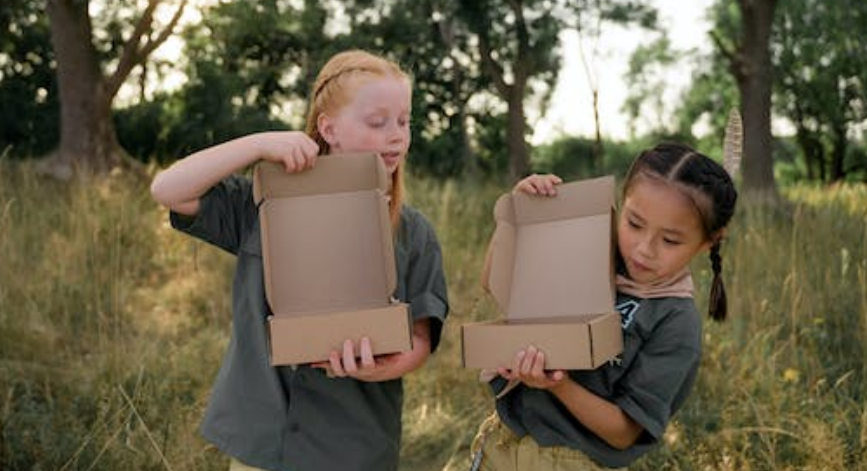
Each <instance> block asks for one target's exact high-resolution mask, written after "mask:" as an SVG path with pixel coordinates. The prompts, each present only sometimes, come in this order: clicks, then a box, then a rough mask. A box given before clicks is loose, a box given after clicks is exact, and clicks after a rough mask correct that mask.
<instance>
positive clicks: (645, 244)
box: [617, 177, 711, 283]
mask: <svg viewBox="0 0 867 471" xmlns="http://www.w3.org/2000/svg"><path fill="white" fill-rule="evenodd" d="M617 245H618V247H619V249H620V255H621V256H622V257H623V261H624V262H625V264H626V269H627V270H628V272H629V277H630V278H631V279H632V280H634V281H636V282H639V283H655V282H658V281H661V280H665V279H668V278H671V277H672V276H673V275H675V274H677V273H678V272H680V271H681V270H682V269H684V268H685V267H686V266H687V265H688V264H689V262H690V260H692V258H693V257H694V256H696V255H697V254H698V253H699V252H702V251H704V250H707V249H709V248H710V246H711V241H710V240H708V238H707V237H706V236H705V234H704V229H703V227H702V224H701V220H700V218H699V215H698V212H697V211H696V209H695V206H694V205H693V203H692V201H691V200H690V199H689V198H688V197H687V196H686V195H684V194H683V193H681V192H680V191H678V190H677V189H675V188H674V187H672V186H669V185H667V184H666V183H664V182H659V181H655V180H652V179H649V178H641V177H639V180H636V181H635V182H634V183H633V184H632V188H630V190H629V193H627V194H626V196H625V197H624V199H623V205H622V208H621V211H620V217H619V220H618V226H617Z"/></svg>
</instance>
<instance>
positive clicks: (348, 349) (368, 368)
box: [312, 337, 401, 382]
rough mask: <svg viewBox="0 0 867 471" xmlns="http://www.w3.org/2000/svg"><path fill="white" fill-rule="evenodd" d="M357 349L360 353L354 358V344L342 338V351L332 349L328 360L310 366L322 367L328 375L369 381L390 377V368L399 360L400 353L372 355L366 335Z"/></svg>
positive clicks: (371, 348)
mask: <svg viewBox="0 0 867 471" xmlns="http://www.w3.org/2000/svg"><path fill="white" fill-rule="evenodd" d="M358 349H359V353H360V355H359V357H358V358H356V356H355V344H354V343H353V342H352V340H349V339H347V340H344V341H343V351H342V352H338V351H337V350H332V351H331V355H330V356H329V358H328V361H323V362H318V363H314V364H313V365H312V366H314V367H316V368H322V369H324V370H325V371H326V373H327V374H328V376H331V377H336V378H355V379H357V380H360V381H371V382H372V381H384V380H387V379H392V378H391V376H392V370H393V367H394V366H395V365H396V364H398V363H399V362H400V356H401V354H400V353H395V354H389V355H377V356H374V355H373V347H372V346H371V344H370V339H369V338H367V337H363V338H362V339H361V342H360V343H359V347H358Z"/></svg>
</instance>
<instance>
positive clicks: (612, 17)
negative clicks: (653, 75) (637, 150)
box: [566, 0, 665, 164]
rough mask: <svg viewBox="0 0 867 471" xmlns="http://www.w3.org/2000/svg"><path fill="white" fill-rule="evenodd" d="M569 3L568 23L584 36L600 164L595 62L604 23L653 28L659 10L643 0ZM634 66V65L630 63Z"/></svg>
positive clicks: (584, 61) (595, 148) (573, 0)
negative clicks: (590, 45)
mask: <svg viewBox="0 0 867 471" xmlns="http://www.w3.org/2000/svg"><path fill="white" fill-rule="evenodd" d="M566 7H567V11H570V12H571V15H569V17H570V19H567V21H566V26H567V27H569V28H571V29H574V30H576V31H577V32H578V35H579V38H580V39H581V45H580V50H579V52H580V55H581V62H582V64H583V66H584V73H585V75H586V76H587V82H588V84H589V85H590V94H591V96H592V97H593V123H594V126H595V129H596V136H595V141H594V146H593V158H594V161H595V162H596V163H597V164H600V163H601V162H602V159H603V157H604V148H603V141H602V127H601V125H600V120H599V91H600V89H599V88H600V84H599V80H598V79H597V76H596V70H595V66H594V65H593V64H594V63H595V59H596V56H597V54H598V52H599V51H598V44H599V40H600V38H601V37H602V35H603V29H604V28H603V25H614V24H620V25H623V26H625V25H630V24H634V25H638V26H640V27H641V28H643V29H648V30H654V29H657V28H658V26H657V23H658V21H657V11H656V9H655V8H653V7H650V6H647V5H644V4H643V3H642V2H640V1H633V0H608V1H605V2H602V1H600V0H566ZM585 39H589V40H590V42H591V43H592V47H591V52H590V54H589V57H588V54H587V53H586V51H585V50H584V44H583V43H584V40H585ZM664 39H665V38H664ZM641 55H642V53H641V52H636V53H634V54H633V60H634V58H635V57H637V56H638V57H640V56H641ZM631 67H635V65H634V64H631ZM630 75H632V76H631V77H628V78H636V77H638V76H639V75H641V74H640V73H639V72H637V71H633V72H632V73H631V74H630ZM645 96H646V95H645Z"/></svg>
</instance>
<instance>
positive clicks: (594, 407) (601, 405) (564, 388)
mask: <svg viewBox="0 0 867 471" xmlns="http://www.w3.org/2000/svg"><path fill="white" fill-rule="evenodd" d="M549 391H550V392H551V393H552V394H553V395H554V396H555V397H556V398H557V399H558V400H559V401H560V402H561V403H562V404H563V405H564V406H566V409H568V410H569V412H570V413H571V414H572V415H573V416H574V417H575V418H576V419H578V421H580V422H581V423H582V424H583V425H584V426H585V427H587V428H588V429H590V430H591V431H593V433H595V434H596V435H597V436H599V438H601V439H603V440H605V442H607V443H608V444H609V445H611V446H612V447H614V448H617V449H621V450H622V449H625V448H628V447H629V446H631V445H632V444H633V443H635V441H636V440H637V439H638V436H639V435H641V432H642V430H643V429H642V427H641V426H640V425H639V424H638V423H636V422H635V421H634V420H632V418H630V417H629V416H628V415H626V413H624V412H623V410H622V409H621V408H620V407H618V406H617V404H614V403H612V402H610V401H607V400H605V399H603V398H601V397H599V396H597V395H596V394H593V393H592V392H590V391H589V390H588V389H587V388H585V387H583V386H581V385H580V384H578V383H576V382H574V381H572V380H571V379H569V378H568V377H567V378H566V379H564V380H563V381H562V382H560V383H559V384H557V385H556V386H555V387H552V388H550V389H549Z"/></svg>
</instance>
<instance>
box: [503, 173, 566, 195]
mask: <svg viewBox="0 0 867 471" xmlns="http://www.w3.org/2000/svg"><path fill="white" fill-rule="evenodd" d="M562 183H563V179H561V178H560V177H558V176H557V175H554V174H553V173H549V174H545V175H539V174H535V173H534V174H533V175H530V176H529V177H525V178H524V179H523V180H521V181H519V182H518V183H517V184H516V185H515V189H514V191H523V192H524V193H527V194H529V195H541V196H555V195H556V194H557V185H560V184H562Z"/></svg>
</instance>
